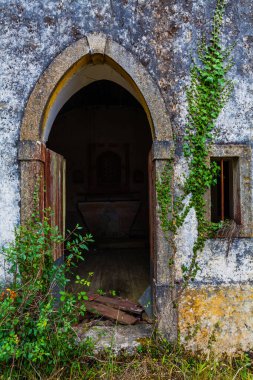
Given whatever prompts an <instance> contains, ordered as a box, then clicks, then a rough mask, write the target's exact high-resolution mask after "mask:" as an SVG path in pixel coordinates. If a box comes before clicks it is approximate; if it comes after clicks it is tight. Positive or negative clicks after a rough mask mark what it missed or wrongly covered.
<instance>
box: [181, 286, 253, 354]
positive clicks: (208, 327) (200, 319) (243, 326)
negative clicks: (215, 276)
mask: <svg viewBox="0 0 253 380" xmlns="http://www.w3.org/2000/svg"><path fill="white" fill-rule="evenodd" d="M252 313H253V289H252V286H251V285H239V284H237V285H229V286H228V285H227V286H225V285H221V286H211V285H208V286H202V287H201V288H195V289H194V288H191V287H190V288H188V289H187V290H186V292H185V293H184V295H183V296H182V298H181V300H180V306H179V330H180V333H181V334H182V341H183V343H184V344H185V346H186V347H187V348H188V349H191V350H194V351H197V350H198V351H199V350H202V351H208V350H210V349H212V350H214V351H215V352H216V353H222V352H224V351H225V352H227V353H228V354H232V353H234V352H240V351H249V350H251V349H252V339H253V317H252Z"/></svg>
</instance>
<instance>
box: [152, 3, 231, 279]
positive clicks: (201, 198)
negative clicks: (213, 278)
mask: <svg viewBox="0 0 253 380" xmlns="http://www.w3.org/2000/svg"><path fill="white" fill-rule="evenodd" d="M224 8H225V1H224V0H217V7H216V11H215V15H214V18H213V28H212V31H211V37H210V39H209V40H208V41H207V40H206V38H203V40H202V42H201V44H200V45H199V49H198V58H197V60H195V61H194V62H193V66H192V69H191V83H190V85H189V87H188V89H187V102H188V123H187V128H186V130H185V141H184V146H183V152H184V156H185V157H186V159H187V162H188V168H189V175H188V176H187V177H186V178H185V182H184V185H183V188H182V189H181V192H182V194H181V195H180V196H173V195H172V192H171V188H172V173H173V162H172V161H170V162H169V163H168V164H167V165H166V167H165V169H164V171H163V173H162V176H161V178H160V180H159V181H158V184H157V197H158V203H159V206H160V218H161V225H162V228H163V231H164V233H165V236H166V237H168V236H171V233H173V234H175V233H176V232H177V229H178V228H179V227H180V226H182V224H183V222H184V220H185V218H186V216H187V215H188V213H189V210H190V209H192V208H193V209H194V210H195V214H196V219H197V239H196V241H195V243H194V246H193V254H192V259H191V262H190V263H189V265H188V266H185V265H184V266H183V268H182V270H183V280H184V284H183V287H186V286H187V284H188V282H189V279H193V278H194V277H195V275H196V273H197V271H198V269H199V267H198V264H197V255H198V252H199V251H201V250H203V248H204V245H205V241H206V239H208V238H209V237H211V236H213V234H214V232H215V231H217V230H218V229H219V228H221V223H211V222H209V221H208V220H207V219H206V215H205V214H206V209H205V206H206V202H205V193H206V191H207V189H209V188H210V187H211V186H212V185H214V184H215V183H216V182H217V174H218V173H219V168H218V166H217V164H216V163H215V162H214V161H213V162H211V163H210V161H209V159H208V156H209V153H210V152H209V151H210V146H211V143H212V141H213V137H214V129H215V122H216V120H217V118H218V116H219V114H220V112H221V110H222V109H223V107H224V105H225V104H226V102H227V100H228V98H229V96H230V94H231V92H232V89H233V84H232V82H231V81H230V80H229V79H227V78H226V74H227V72H228V71H229V69H230V67H231V60H230V52H231V47H230V48H227V49H223V48H222V45H221V37H220V36H221V26H222V21H223V14H224ZM187 196H189V201H188V203H187V202H186V203H185V202H184V200H186V199H187ZM170 240H173V237H172V238H170ZM172 244H174V242H173V241H172Z"/></svg>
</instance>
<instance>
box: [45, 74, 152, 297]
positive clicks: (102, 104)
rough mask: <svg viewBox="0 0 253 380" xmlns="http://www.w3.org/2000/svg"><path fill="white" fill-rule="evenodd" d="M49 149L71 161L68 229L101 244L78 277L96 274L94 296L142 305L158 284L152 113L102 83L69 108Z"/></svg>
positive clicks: (60, 117)
mask: <svg viewBox="0 0 253 380" xmlns="http://www.w3.org/2000/svg"><path fill="white" fill-rule="evenodd" d="M46 146H47V148H49V149H50V150H51V151H54V152H56V153H58V154H60V155H61V156H63V157H64V159H65V160H66V219H65V220H66V228H67V229H68V230H73V229H74V228H75V225H76V224H77V223H78V224H79V225H80V226H81V227H82V228H83V231H84V232H86V233H87V232H88V233H91V234H92V235H93V237H94V240H95V242H94V244H93V245H92V246H91V247H90V251H89V252H88V253H87V254H86V257H85V261H84V262H81V263H79V264H78V267H77V273H78V275H79V276H80V277H82V278H87V277H88V274H89V273H91V272H92V273H94V275H93V277H92V279H91V287H90V291H91V292H93V293H95V292H96V291H97V290H102V291H103V292H106V293H108V292H110V291H114V292H116V293H117V294H118V295H120V296H122V297H124V298H128V299H131V300H133V301H137V300H138V299H139V297H140V296H141V295H142V294H143V292H144V291H145V289H146V288H147V287H148V286H149V285H150V282H151V281H150V253H149V252H150V247H149V194H148V154H149V151H150V149H151V146H152V136H151V132H150V128H149V123H148V120H147V116H146V113H145V111H144V110H143V108H142V106H141V105H140V103H139V102H138V101H137V100H136V99H135V98H134V97H133V96H132V95H131V94H130V93H129V92H128V91H126V90H125V89H124V88H123V87H121V86H120V85H118V84H116V83H115V82H112V81H108V80H99V81H95V82H93V83H92V84H89V85H88V86H86V87H84V88H82V89H81V90H79V91H78V92H77V93H75V94H74V95H73V96H72V97H71V98H70V99H69V100H68V101H67V102H66V103H65V105H64V106H63V107H62V109H61V110H60V112H59V114H58V115H57V117H56V119H55V121H54V123H53V126H52V128H51V132H50V134H49V137H48V141H47V144H46ZM77 273H76V274H77ZM73 288H74V282H73Z"/></svg>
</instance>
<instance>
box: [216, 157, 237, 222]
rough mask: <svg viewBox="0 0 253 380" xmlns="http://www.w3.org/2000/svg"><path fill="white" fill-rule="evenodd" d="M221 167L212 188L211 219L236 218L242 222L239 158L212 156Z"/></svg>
mask: <svg viewBox="0 0 253 380" xmlns="http://www.w3.org/2000/svg"><path fill="white" fill-rule="evenodd" d="M211 161H215V162H216V164H217V165H218V167H219V169H220V170H219V174H218V177H217V183H216V184H215V185H213V186H212V188H211V221H212V222H219V221H224V220H234V221H235V222H236V223H237V224H241V211H240V191H239V190H240V188H239V159H238V157H232V158H231V157H219V158H215V157H214V158H211Z"/></svg>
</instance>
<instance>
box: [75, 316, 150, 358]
mask: <svg viewBox="0 0 253 380" xmlns="http://www.w3.org/2000/svg"><path fill="white" fill-rule="evenodd" d="M76 332H77V335H78V338H79V339H80V340H86V339H91V340H92V342H93V343H94V345H95V347H94V349H95V352H101V351H104V350H110V351H111V352H112V353H114V354H119V353H120V352H121V351H124V352H125V353H127V354H134V353H135V352H136V350H137V348H138V347H140V345H141V341H142V339H145V338H151V336H152V334H153V327H152V326H151V325H146V324H142V325H136V326H120V325H117V326H93V327H91V328H87V326H85V323H84V324H82V325H79V326H77V327H76Z"/></svg>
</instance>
